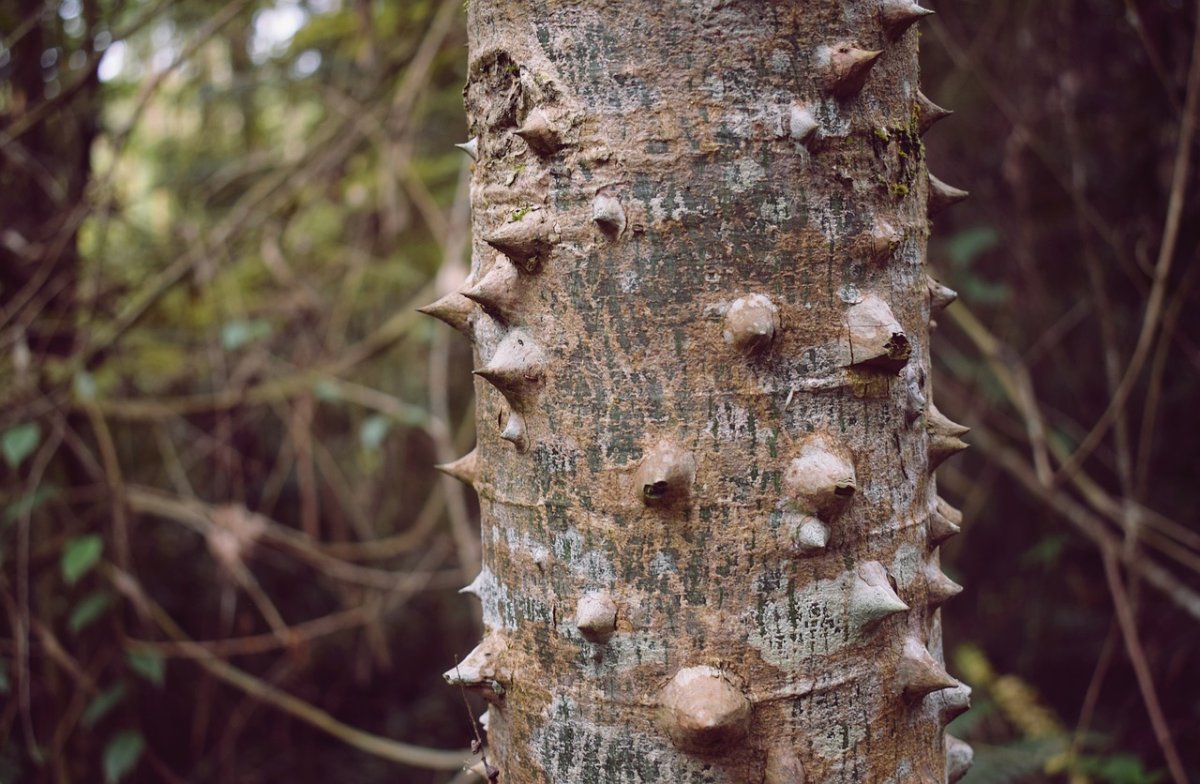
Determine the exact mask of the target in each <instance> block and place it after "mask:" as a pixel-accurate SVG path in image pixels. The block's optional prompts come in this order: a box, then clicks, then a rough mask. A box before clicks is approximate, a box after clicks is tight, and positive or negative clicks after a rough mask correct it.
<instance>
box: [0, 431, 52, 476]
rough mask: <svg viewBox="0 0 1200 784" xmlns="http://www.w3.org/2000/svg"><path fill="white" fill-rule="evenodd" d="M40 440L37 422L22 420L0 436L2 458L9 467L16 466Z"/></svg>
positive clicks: (40, 434)
mask: <svg viewBox="0 0 1200 784" xmlns="http://www.w3.org/2000/svg"><path fill="white" fill-rule="evenodd" d="M41 440H42V427H41V425H39V424H38V423H37V422H23V423H21V424H19V425H14V426H12V427H10V428H9V429H8V430H5V431H4V435H3V436H0V448H2V449H3V451H4V460H5V462H7V463H8V467H9V468H16V467H17V466H19V465H21V463H23V462H25V458H27V457H29V455H30V453H32V452H33V450H35V449H37V445H38V443H40V442H41Z"/></svg>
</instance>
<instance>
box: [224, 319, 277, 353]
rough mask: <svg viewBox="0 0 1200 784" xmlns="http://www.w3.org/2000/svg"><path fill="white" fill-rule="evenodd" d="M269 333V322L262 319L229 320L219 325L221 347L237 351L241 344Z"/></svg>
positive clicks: (243, 344) (260, 338)
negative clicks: (223, 324) (221, 325)
mask: <svg viewBox="0 0 1200 784" xmlns="http://www.w3.org/2000/svg"><path fill="white" fill-rule="evenodd" d="M270 334H271V322H269V321H266V320H264V319H254V320H253V321H231V322H229V323H228V324H226V325H225V326H223V327H221V348H223V349H225V350H226V351H237V350H238V349H239V348H241V347H242V346H245V345H247V344H249V343H253V342H254V341H256V340H262V339H263V338H265V337H269V336H270Z"/></svg>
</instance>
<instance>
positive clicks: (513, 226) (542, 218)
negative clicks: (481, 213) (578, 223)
mask: <svg viewBox="0 0 1200 784" xmlns="http://www.w3.org/2000/svg"><path fill="white" fill-rule="evenodd" d="M483 241H484V242H486V243H487V244H488V245H491V246H492V247H493V248H495V249H496V250H498V251H500V252H501V253H503V254H504V255H505V256H508V257H509V258H510V259H512V262H513V263H514V264H516V265H517V266H518V267H520V268H521V269H523V270H525V271H526V272H535V271H536V270H537V268H538V265H539V263H540V261H541V258H542V257H544V256H545V255H547V254H548V253H549V252H550V251H551V249H553V247H554V244H555V243H556V242H557V237H556V236H555V234H554V232H553V229H552V227H551V226H550V221H549V219H547V218H546V214H545V212H544V211H542V210H529V211H528V212H524V213H521V214H520V217H517V218H516V219H515V220H508V221H506V222H505V223H502V224H501V225H500V226H499V227H497V228H496V230H495V231H493V232H492V233H491V234H488V235H487V236H485V237H484V238H483Z"/></svg>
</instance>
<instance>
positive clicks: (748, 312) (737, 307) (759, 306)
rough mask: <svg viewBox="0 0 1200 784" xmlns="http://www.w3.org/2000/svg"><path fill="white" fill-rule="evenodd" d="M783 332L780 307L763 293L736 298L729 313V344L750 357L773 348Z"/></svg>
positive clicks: (727, 341)
mask: <svg viewBox="0 0 1200 784" xmlns="http://www.w3.org/2000/svg"><path fill="white" fill-rule="evenodd" d="M778 329H779V308H777V307H775V303H773V302H771V300H770V299H768V298H767V297H765V296H763V295H762V294H751V295H749V296H747V297H741V298H740V299H735V300H734V301H733V304H731V305H730V306H729V310H727V311H725V327H724V330H723V332H722V335H723V336H724V338H725V342H726V343H728V344H730V345H731V346H733V347H734V348H736V349H738V350H739V351H742V352H745V353H747V354H757V353H758V352H760V351H763V350H765V349H766V348H767V347H768V346H770V345H771V341H772V340H774V339H775V332H776V331H777V330H778Z"/></svg>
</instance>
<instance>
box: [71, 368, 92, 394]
mask: <svg viewBox="0 0 1200 784" xmlns="http://www.w3.org/2000/svg"><path fill="white" fill-rule="evenodd" d="M74 387H75V397H77V398H79V399H80V400H95V399H96V378H95V376H93V375H92V374H91V373H87V372H81V373H78V374H77V375H76V376H75V383H74Z"/></svg>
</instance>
